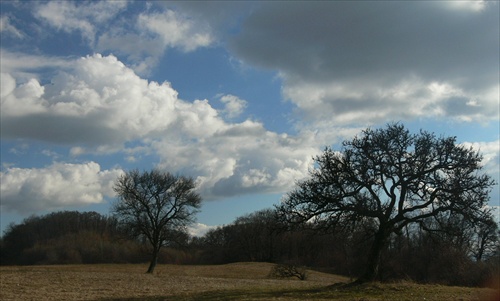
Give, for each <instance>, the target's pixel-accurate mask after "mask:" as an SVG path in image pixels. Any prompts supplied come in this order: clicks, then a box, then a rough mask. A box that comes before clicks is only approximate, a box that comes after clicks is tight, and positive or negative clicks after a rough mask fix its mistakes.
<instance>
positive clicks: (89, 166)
mask: <svg viewBox="0 0 500 301" xmlns="http://www.w3.org/2000/svg"><path fill="white" fill-rule="evenodd" d="M121 174H122V171H121V170H119V169H112V170H101V168H100V166H99V164H98V163H95V162H88V163H83V164H67V163H54V164H52V165H50V166H47V167H45V168H40V169H36V168H8V169H7V170H6V171H3V172H0V178H1V183H2V184H1V186H0V187H1V188H0V192H1V193H0V194H1V196H2V202H1V208H2V211H3V210H6V211H17V212H19V213H33V212H36V211H43V210H57V209H60V208H66V207H80V206H84V205H89V204H94V203H101V202H103V201H104V198H105V197H111V196H113V195H114V192H113V188H112V187H113V183H114V181H115V180H116V178H117V177H118V176H119V175H121Z"/></svg>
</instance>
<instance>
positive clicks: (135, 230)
mask: <svg viewBox="0 0 500 301" xmlns="http://www.w3.org/2000/svg"><path fill="white" fill-rule="evenodd" d="M195 186H196V185H195V182H194V180H193V179H192V178H187V177H182V176H174V175H171V174H170V173H165V172H161V171H159V170H152V171H151V172H147V171H145V172H143V173H140V172H139V171H138V170H132V171H129V172H127V173H125V174H124V175H122V176H120V177H119V178H118V179H117V180H116V182H115V186H114V190H115V192H116V194H117V196H118V200H117V201H116V202H115V203H114V204H113V207H112V212H113V213H114V215H115V216H116V218H117V219H118V221H119V222H120V223H121V224H122V225H124V226H125V227H126V229H127V230H128V231H129V233H130V234H131V235H132V236H135V237H141V236H142V237H145V238H146V240H147V241H148V242H149V243H150V244H151V247H152V257H151V263H150V265H149V268H148V271H147V272H148V273H153V271H154V269H155V267H156V263H157V261H158V253H159V252H160V249H161V247H162V246H163V245H164V244H165V243H167V242H168V241H170V240H172V239H175V236H176V235H178V233H179V232H180V231H181V232H182V231H184V232H185V231H186V227H187V225H189V224H190V223H192V222H194V217H195V214H196V213H197V212H198V208H199V207H200V204H201V197H200V196H199V195H198V193H197V192H195V191H194V189H195Z"/></svg>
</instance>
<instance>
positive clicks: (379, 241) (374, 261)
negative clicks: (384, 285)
mask: <svg viewBox="0 0 500 301" xmlns="http://www.w3.org/2000/svg"><path fill="white" fill-rule="evenodd" d="M388 233H390V232H389V231H387V230H386V229H385V227H383V226H380V227H379V229H378V231H377V233H376V234H375V239H374V240H373V244H372V247H371V249H370V254H369V255H368V264H367V266H366V271H365V273H364V274H363V275H362V276H361V277H360V278H359V279H358V280H356V282H357V283H365V282H371V281H374V280H375V279H376V278H377V276H378V273H379V266H380V258H381V255H382V249H383V248H384V247H385V244H386V242H387V238H388V237H389V234H388Z"/></svg>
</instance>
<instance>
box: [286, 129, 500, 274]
mask: <svg viewBox="0 0 500 301" xmlns="http://www.w3.org/2000/svg"><path fill="white" fill-rule="evenodd" d="M481 160H482V157H481V155H479V153H478V152H476V151H475V150H473V149H472V148H466V147H465V146H463V145H459V144H457V143H456V138H455V137H436V136H435V135H434V134H432V133H429V132H425V131H420V133H419V134H411V133H410V132H409V131H408V130H407V129H406V128H405V127H404V126H403V125H401V124H399V123H395V124H389V125H388V126H387V127H386V128H384V129H377V130H372V129H366V130H364V131H363V132H362V135H361V136H360V137H355V138H354V139H353V140H352V141H345V142H344V143H343V147H342V149H341V151H334V150H332V149H331V148H326V149H325V151H324V152H323V153H322V154H321V155H319V156H317V157H316V158H315V163H316V165H315V166H316V168H315V169H313V170H311V172H310V178H308V179H306V180H304V181H302V182H299V183H298V184H297V187H296V189H295V190H293V191H292V192H290V193H289V194H288V195H287V196H286V197H285V199H284V201H283V202H282V204H281V205H279V206H278V207H277V209H278V211H279V216H280V218H281V219H283V220H284V221H285V222H288V223H293V224H298V223H304V222H309V223H311V222H318V224H322V225H323V226H324V225H325V224H327V225H328V226H332V227H333V226H336V225H338V224H339V223H353V224H355V223H357V222H360V221H362V220H366V219H371V220H373V221H375V225H376V227H375V230H374V233H373V242H372V245H371V249H370V251H369V254H368V264H367V267H366V272H365V273H364V274H363V275H362V276H361V277H360V278H359V279H358V282H365V281H372V280H374V279H375V278H376V277H377V275H378V270H379V264H380V258H381V254H382V251H383V249H384V248H385V247H386V244H387V242H388V239H389V237H390V235H391V234H392V233H400V232H401V231H402V230H403V229H404V227H405V226H407V225H409V224H411V223H422V222H423V221H425V220H426V219H428V218H430V217H434V216H437V215H438V214H446V213H453V214H458V215H461V216H463V218H465V219H467V220H468V221H470V222H471V223H476V222H477V223H478V222H481V221H484V220H485V219H487V218H488V214H487V213H486V212H485V211H484V210H483V209H484V206H485V205H486V203H487V201H488V193H489V191H490V189H491V186H493V185H494V184H495V183H494V181H493V180H492V179H491V178H490V177H489V176H488V175H486V174H482V173H481V172H480V170H481Z"/></svg>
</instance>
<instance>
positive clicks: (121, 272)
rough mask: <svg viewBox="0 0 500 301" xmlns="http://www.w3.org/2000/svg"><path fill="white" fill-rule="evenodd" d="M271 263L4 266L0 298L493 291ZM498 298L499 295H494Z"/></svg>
mask: <svg viewBox="0 0 500 301" xmlns="http://www.w3.org/2000/svg"><path fill="white" fill-rule="evenodd" d="M271 268H272V265H271V264H268V263H236V264H227V265H215V266H178V265H159V266H158V267H157V269H156V272H155V274H153V275H150V274H145V271H146V269H147V266H146V265H125V264H123V265H67V266H29V267H0V279H1V283H0V299H1V300H482V298H484V297H485V296H492V294H493V293H494V292H495V291H494V290H491V289H478V288H457V287H446V286H438V285H425V286H424V285H416V284H412V283H398V284H377V283H375V284H368V285H363V286H358V287H346V286H343V285H340V284H337V285H333V286H332V284H335V283H342V282H347V281H348V279H346V278H345V277H340V276H336V275H331V274H325V273H319V272H315V271H308V275H309V277H308V280H307V281H299V280H294V279H290V280H276V279H269V278H267V275H268V274H269V271H270V270H271ZM492 300H494V299H492Z"/></svg>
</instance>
